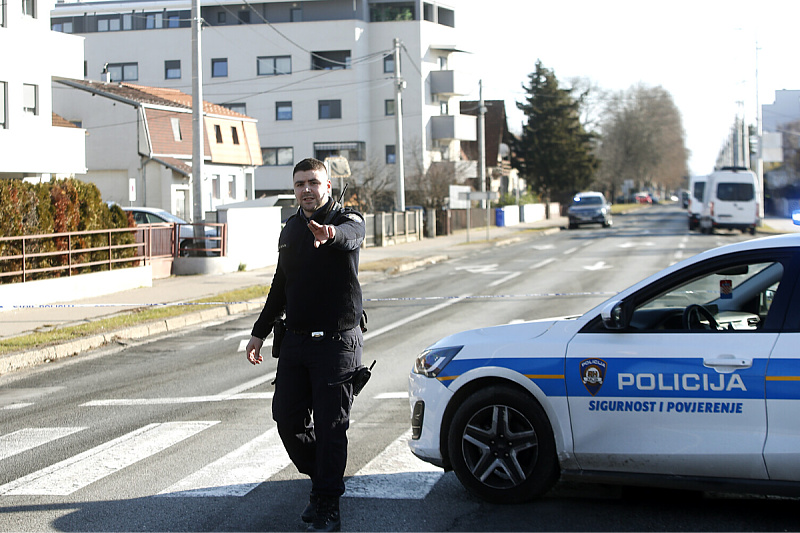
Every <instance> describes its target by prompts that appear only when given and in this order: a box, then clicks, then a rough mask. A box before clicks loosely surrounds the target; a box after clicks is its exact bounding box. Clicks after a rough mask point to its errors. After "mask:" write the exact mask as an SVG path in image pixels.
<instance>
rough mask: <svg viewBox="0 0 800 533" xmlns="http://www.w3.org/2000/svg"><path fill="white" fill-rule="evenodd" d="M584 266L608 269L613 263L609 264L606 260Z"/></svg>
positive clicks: (585, 267)
mask: <svg viewBox="0 0 800 533" xmlns="http://www.w3.org/2000/svg"><path fill="white" fill-rule="evenodd" d="M583 268H584V269H586V270H606V269H608V268H611V265H607V264H606V262H605V261H598V262H597V263H595V264H593V265H589V266H584V267H583Z"/></svg>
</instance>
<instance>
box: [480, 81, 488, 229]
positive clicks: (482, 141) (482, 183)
mask: <svg viewBox="0 0 800 533" xmlns="http://www.w3.org/2000/svg"><path fill="white" fill-rule="evenodd" d="M485 115H486V106H485V105H484V102H483V80H479V81H478V181H480V191H481V192H482V193H488V191H487V188H486V120H485ZM490 203H491V202H489V196H488V194H487V195H486V198H485V199H484V200H481V205H482V206H483V208H484V209H485V210H486V240H487V241H488V240H489V205H490Z"/></svg>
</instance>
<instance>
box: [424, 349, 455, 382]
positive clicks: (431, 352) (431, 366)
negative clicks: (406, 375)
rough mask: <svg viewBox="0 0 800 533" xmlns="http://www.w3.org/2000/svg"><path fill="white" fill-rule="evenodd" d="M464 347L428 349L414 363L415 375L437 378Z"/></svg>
mask: <svg viewBox="0 0 800 533" xmlns="http://www.w3.org/2000/svg"><path fill="white" fill-rule="evenodd" d="M461 348H463V346H447V347H444V348H428V349H427V350H425V351H423V352H422V353H421V354H419V355H418V356H417V359H416V360H415V361H414V373H415V374H422V375H423V376H427V377H429V378H435V377H436V376H438V375H439V372H441V371H442V369H443V368H444V367H445V366H447V363H449V362H450V360H451V359H453V357H455V356H456V354H457V353H458V352H460V351H461Z"/></svg>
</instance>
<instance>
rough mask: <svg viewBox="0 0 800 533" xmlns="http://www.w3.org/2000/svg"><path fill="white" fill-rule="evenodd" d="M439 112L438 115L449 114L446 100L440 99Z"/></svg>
mask: <svg viewBox="0 0 800 533" xmlns="http://www.w3.org/2000/svg"><path fill="white" fill-rule="evenodd" d="M439 114H440V115H449V114H450V104H449V103H448V102H447V100H442V101H441V102H439Z"/></svg>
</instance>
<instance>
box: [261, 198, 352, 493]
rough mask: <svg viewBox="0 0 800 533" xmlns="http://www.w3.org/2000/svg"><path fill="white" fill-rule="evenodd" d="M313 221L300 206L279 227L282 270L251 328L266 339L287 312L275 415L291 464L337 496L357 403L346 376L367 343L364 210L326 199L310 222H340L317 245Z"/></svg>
mask: <svg viewBox="0 0 800 533" xmlns="http://www.w3.org/2000/svg"><path fill="white" fill-rule="evenodd" d="M326 217H328V218H326ZM330 217H332V218H330ZM308 220H309V219H307V218H306V216H305V214H304V213H303V211H302V209H299V210H298V212H297V213H296V214H295V215H293V216H292V217H291V218H289V220H287V222H286V226H285V227H284V229H283V231H281V235H280V239H279V241H278V244H279V247H278V250H279V254H278V266H277V270H276V272H275V276H274V277H273V279H272V286H271V288H270V291H269V295H268V297H267V302H266V304H265V305H264V309H263V310H262V311H261V315H260V316H259V318H258V320H257V321H256V323H255V325H254V326H253V331H252V334H253V335H254V336H256V337H259V338H262V339H263V338H265V337H266V336H267V335H268V334H269V332H270V330H271V329H272V325H273V322H274V320H275V319H276V318H278V317H280V316H281V314H282V313H283V312H284V310H285V313H286V334H285V337H284V339H283V343H282V344H281V348H280V357H279V359H278V371H277V377H276V380H275V395H274V397H273V399H272V417H273V419H274V420H275V422H276V423H277V426H278V432H279V434H280V436H281V440H282V441H283V444H284V446H285V447H286V451H287V453H288V454H289V457H290V458H291V459H292V462H293V463H294V464H295V466H296V467H297V469H298V470H299V471H300V472H302V473H303V474H306V475H308V476H310V477H311V480H312V489H311V490H312V493H314V494H317V495H320V496H336V497H338V496H341V495H342V494H343V493H344V480H343V477H344V470H345V466H346V463H347V434H346V432H347V429H348V427H349V424H350V407H351V406H352V403H353V387H352V384H351V382H350V381H349V378H350V377H351V376H352V374H353V372H354V371H355V370H356V369H357V368H358V367H359V366H360V365H361V353H362V346H363V342H364V340H363V337H362V333H361V328H360V327H359V324H360V320H361V313H362V295H361V286H360V284H359V282H358V259H359V250H360V247H361V243H362V242H363V240H364V232H365V227H364V219H363V217H362V216H361V214H360V213H358V212H357V211H354V210H350V209H342V208H341V205H340V204H338V202H335V201H334V200H333V199H329V201H328V202H327V203H326V204H325V205H324V206H322V207H321V208H319V209H318V210H317V211H316V212H315V213H314V214H313V215H312V216H311V220H315V221H317V222H319V223H320V224H324V223H327V224H332V225H334V226H336V235H335V236H334V238H333V239H329V240H328V241H327V242H326V243H325V244H322V245H320V246H319V248H315V247H314V235H313V233H311V231H310V230H309V229H308ZM326 220H328V221H327V222H326ZM312 413H313V415H312ZM312 416H313V419H312Z"/></svg>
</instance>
